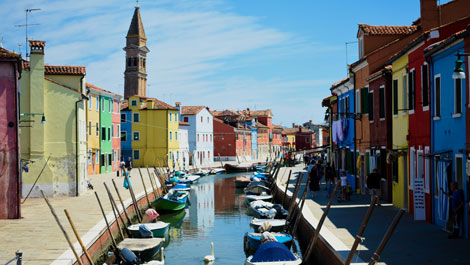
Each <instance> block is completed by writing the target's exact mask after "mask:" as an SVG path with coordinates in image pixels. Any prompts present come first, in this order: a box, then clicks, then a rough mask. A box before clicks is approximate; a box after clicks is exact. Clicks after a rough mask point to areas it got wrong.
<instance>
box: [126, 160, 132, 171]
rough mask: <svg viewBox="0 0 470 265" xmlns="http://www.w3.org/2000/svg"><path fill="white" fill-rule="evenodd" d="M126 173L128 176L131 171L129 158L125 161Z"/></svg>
mask: <svg viewBox="0 0 470 265" xmlns="http://www.w3.org/2000/svg"><path fill="white" fill-rule="evenodd" d="M126 168H127V172H128V173H129V174H130V173H131V170H132V159H131V158H130V157H129V158H127V161H126Z"/></svg>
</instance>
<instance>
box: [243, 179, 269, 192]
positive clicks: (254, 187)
mask: <svg viewBox="0 0 470 265" xmlns="http://www.w3.org/2000/svg"><path fill="white" fill-rule="evenodd" d="M243 191H244V192H245V193H246V194H247V195H250V194H254V195H259V194H262V193H263V192H265V193H268V192H270V189H269V188H268V187H266V186H265V185H264V183H263V182H261V181H253V182H251V183H250V184H248V186H247V187H246V188H245V189H243Z"/></svg>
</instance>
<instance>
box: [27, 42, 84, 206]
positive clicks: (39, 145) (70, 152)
mask: <svg viewBox="0 0 470 265" xmlns="http://www.w3.org/2000/svg"><path fill="white" fill-rule="evenodd" d="M29 44H30V46H31V57H30V61H24V63H23V74H22V77H21V95H20V102H21V104H20V122H21V127H22V128H21V133H20V138H21V159H22V162H23V164H26V165H27V166H28V169H29V170H28V172H24V173H23V174H22V193H23V194H22V195H23V197H24V196H26V195H27V194H28V193H30V191H31V194H30V195H29V196H31V197H39V196H41V193H40V190H43V191H44V192H45V193H46V195H47V196H78V195H79V194H80V193H81V192H83V191H84V190H85V189H86V178H87V166H86V141H87V139H86V111H85V100H86V99H87V97H86V95H85V94H83V91H85V83H86V81H85V74H86V72H85V67H82V66H54V65H44V48H45V42H44V41H32V40H31V41H29Z"/></svg>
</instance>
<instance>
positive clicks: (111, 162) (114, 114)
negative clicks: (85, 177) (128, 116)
mask: <svg viewBox="0 0 470 265" xmlns="http://www.w3.org/2000/svg"><path fill="white" fill-rule="evenodd" d="M86 86H87V89H88V90H89V100H88V111H87V115H88V116H87V117H88V143H87V144H88V173H89V174H99V173H110V172H115V171H116V170H117V168H118V163H119V161H120V157H121V154H120V149H121V137H120V134H121V133H120V126H121V125H120V123H121V120H120V119H121V117H120V110H119V102H120V99H121V96H120V95H118V94H115V93H112V92H110V91H107V90H104V89H102V88H99V87H97V86H94V85H92V84H89V83H87V84H86ZM90 172H91V173H90Z"/></svg>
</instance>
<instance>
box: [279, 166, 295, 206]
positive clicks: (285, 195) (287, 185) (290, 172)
mask: <svg viewBox="0 0 470 265" xmlns="http://www.w3.org/2000/svg"><path fill="white" fill-rule="evenodd" d="M291 174H292V169H291V170H290V171H289V177H288V178H287V182H286V189H285V190H284V196H282V204H281V205H282V207H284V199H285V198H286V197H287V189H288V188H289V182H290V176H291Z"/></svg>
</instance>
